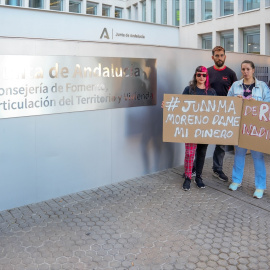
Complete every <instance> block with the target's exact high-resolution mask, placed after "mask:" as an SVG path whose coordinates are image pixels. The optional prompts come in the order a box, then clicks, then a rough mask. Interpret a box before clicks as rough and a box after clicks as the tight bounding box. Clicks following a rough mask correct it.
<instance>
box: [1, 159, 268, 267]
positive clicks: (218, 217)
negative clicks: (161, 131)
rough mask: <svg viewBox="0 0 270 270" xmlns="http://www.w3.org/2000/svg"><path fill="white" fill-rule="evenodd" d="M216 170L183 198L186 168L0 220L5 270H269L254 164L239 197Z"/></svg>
mask: <svg viewBox="0 0 270 270" xmlns="http://www.w3.org/2000/svg"><path fill="white" fill-rule="evenodd" d="M211 163H212V160H211V159H207V161H206V166H205V169H204V175H203V178H204V179H205V184H206V185H207V187H206V188H205V189H202V190H200V189H198V188H196V187H195V185H194V183H192V188H191V190H190V191H189V192H185V191H183V190H182V189H181V186H182V182H183V179H182V178H181V174H182V173H183V167H179V168H174V169H169V170H166V171H162V172H159V173H156V174H152V175H147V176H144V177H141V178H138V179H132V180H129V181H125V182H121V183H119V184H115V185H110V186H105V187H102V188H98V189H95V190H88V191H84V192H80V193H76V194H72V195H69V196H64V197H62V198H57V199H54V200H49V201H46V202H42V203H38V204H32V205H28V206H24V207H21V208H15V209H12V210H9V211H3V212H0V270H4V269H5V270H6V269H8V270H15V269H18V270H24V269H25V270H32V269H35V270H36V269H38V270H41V269H42V270H45V269H48V270H49V269H50V270H53V269H55V270H60V269H67V270H72V269H85V270H91V269H117V270H124V269H126V270H133V269H154V270H157V269H185V270H187V269H203V270H208V269H209V270H210V269H212V270H221V269H231V270H233V269H235V270H236V269H237V270H242V269H252V270H257V269H258V270H261V269H270V213H269V211H270V196H269V194H265V195H264V197H263V199H261V200H258V199H254V198H252V194H253V192H254V180H253V179H254V170H253V163H252V159H251V156H250V155H247V162H246V173H245V176H244V183H243V187H242V188H240V189H239V191H235V192H232V191H229V190H228V183H223V182H221V181H220V180H218V179H216V178H215V177H214V176H212V170H211V165H212V164H211ZM232 163H233V155H232V154H226V159H225V168H224V171H225V172H226V173H227V174H230V172H231V168H232ZM266 164H267V170H268V175H269V173H270V168H269V167H270V166H269V164H270V158H269V155H267V156H266ZM269 182H270V178H269V177H268V188H269ZM269 193H270V192H269Z"/></svg>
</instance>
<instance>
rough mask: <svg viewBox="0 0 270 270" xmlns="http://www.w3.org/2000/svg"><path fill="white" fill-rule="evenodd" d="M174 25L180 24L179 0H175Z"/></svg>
mask: <svg viewBox="0 0 270 270" xmlns="http://www.w3.org/2000/svg"><path fill="white" fill-rule="evenodd" d="M172 15H173V25H175V26H179V19H180V12H179V0H173V14H172Z"/></svg>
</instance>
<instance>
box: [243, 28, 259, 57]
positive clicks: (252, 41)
mask: <svg viewBox="0 0 270 270" xmlns="http://www.w3.org/2000/svg"><path fill="white" fill-rule="evenodd" d="M244 52H245V53H255V54H260V29H259V28H253V29H246V30H244Z"/></svg>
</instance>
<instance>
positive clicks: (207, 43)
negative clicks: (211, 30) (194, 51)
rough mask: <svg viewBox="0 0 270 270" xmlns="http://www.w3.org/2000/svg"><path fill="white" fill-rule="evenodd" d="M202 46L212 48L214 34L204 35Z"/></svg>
mask: <svg viewBox="0 0 270 270" xmlns="http://www.w3.org/2000/svg"><path fill="white" fill-rule="evenodd" d="M202 48H203V49H207V50H212V35H211V34H209V35H203V36H202Z"/></svg>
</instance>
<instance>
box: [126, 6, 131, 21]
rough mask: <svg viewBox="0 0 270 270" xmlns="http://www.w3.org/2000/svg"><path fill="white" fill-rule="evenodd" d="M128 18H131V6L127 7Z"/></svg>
mask: <svg viewBox="0 0 270 270" xmlns="http://www.w3.org/2000/svg"><path fill="white" fill-rule="evenodd" d="M127 13H128V19H129V20H131V7H128V8H127Z"/></svg>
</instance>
